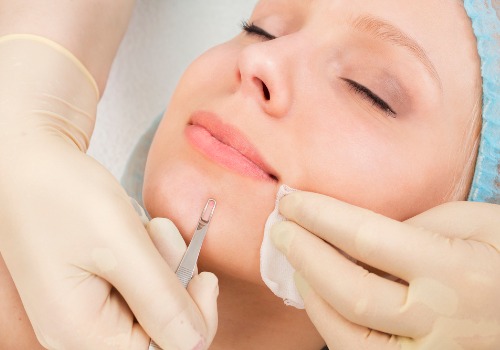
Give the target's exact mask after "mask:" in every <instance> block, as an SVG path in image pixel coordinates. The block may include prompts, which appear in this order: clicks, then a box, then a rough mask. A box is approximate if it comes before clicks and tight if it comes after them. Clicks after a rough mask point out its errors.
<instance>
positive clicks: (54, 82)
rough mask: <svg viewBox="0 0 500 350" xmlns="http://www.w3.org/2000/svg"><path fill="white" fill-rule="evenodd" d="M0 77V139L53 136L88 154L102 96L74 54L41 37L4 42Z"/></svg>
mask: <svg viewBox="0 0 500 350" xmlns="http://www.w3.org/2000/svg"><path fill="white" fill-rule="evenodd" d="M0 76H1V77H2V79H1V81H0V115H1V118H0V124H1V127H0V130H2V131H3V132H2V131H0V137H1V139H9V138H10V137H16V136H20V135H24V136H26V134H30V133H35V134H36V133H40V131H49V132H50V133H53V132H55V134H59V135H62V136H63V137H64V138H65V139H67V140H70V142H73V143H74V145H76V146H77V147H78V148H79V149H80V150H82V151H84V152H85V151H86V150H87V148H88V144H89V140H90V136H91V135H92V132H93V128H94V124H95V114H96V109H97V103H98V101H99V90H98V87H97V84H96V82H95V80H94V78H93V77H92V75H91V74H90V73H89V71H88V70H87V69H86V68H85V66H84V65H83V64H82V63H81V62H80V61H79V60H78V59H77V58H76V57H75V56H74V55H73V54H72V53H71V52H69V51H68V50H67V49H65V48H64V47H63V46H61V45H59V44H57V43H56V42H53V41H51V40H49V39H47V38H44V37H41V36H36V35H31V34H12V35H7V36H4V37H0ZM4 133H5V135H4Z"/></svg>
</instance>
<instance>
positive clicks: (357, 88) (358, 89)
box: [342, 78, 397, 118]
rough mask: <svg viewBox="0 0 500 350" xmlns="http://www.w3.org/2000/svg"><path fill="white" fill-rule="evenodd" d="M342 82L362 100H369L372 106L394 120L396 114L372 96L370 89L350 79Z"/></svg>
mask: <svg viewBox="0 0 500 350" xmlns="http://www.w3.org/2000/svg"><path fill="white" fill-rule="evenodd" d="M342 80H343V81H345V82H346V83H347V84H348V85H349V87H350V88H351V89H352V90H353V91H354V92H355V93H357V94H359V95H361V97H362V98H365V99H367V100H369V101H370V102H371V103H372V104H373V105H374V106H376V107H377V108H379V109H381V110H382V111H383V112H385V113H386V114H387V115H389V116H390V117H392V118H396V115H397V113H396V112H395V111H394V110H393V109H392V108H391V106H389V104H388V103H387V102H385V101H384V100H382V99H381V98H380V97H378V96H377V95H376V94H374V93H373V92H372V91H371V90H370V89H368V88H367V87H365V86H363V85H361V84H359V83H357V82H355V81H353V80H351V79H345V78H342Z"/></svg>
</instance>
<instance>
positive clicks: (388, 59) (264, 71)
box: [144, 0, 480, 282]
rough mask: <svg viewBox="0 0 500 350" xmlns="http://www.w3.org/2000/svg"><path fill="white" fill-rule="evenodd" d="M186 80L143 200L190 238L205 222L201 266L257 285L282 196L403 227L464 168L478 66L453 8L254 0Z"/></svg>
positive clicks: (445, 192) (450, 4) (385, 0)
mask: <svg viewBox="0 0 500 350" xmlns="http://www.w3.org/2000/svg"><path fill="white" fill-rule="evenodd" d="M247 30H248V31H249V32H250V33H248V32H247V33H246V32H242V33H241V34H240V35H238V36H237V37H236V38H234V39H233V40H231V41H229V42H227V43H224V44H222V45H220V46H217V47H215V48H213V49H211V50H210V51H208V52H207V53H205V54H204V55H202V56H201V57H200V58H199V59H197V60H196V61H195V62H194V63H193V64H192V65H191V66H190V67H189V68H188V70H187V71H186V73H185V74H184V76H183V78H182V79H181V81H180V83H179V85H178V87H177V90H176V92H175V94H174V96H173V98H172V101H171V104H170V106H169V109H168V111H167V112H166V114H165V118H164V120H163V121H162V123H161V125H160V127H159V129H158V132H157V135H156V137H155V140H154V142H153V145H152V149H151V152H150V155H149V158H148V165H147V170H146V178H145V188H144V197H145V198H144V200H145V203H146V207H147V209H148V211H149V212H150V214H151V215H152V216H154V217H156V216H161V217H168V218H171V219H172V220H173V221H174V223H175V224H176V225H177V226H178V227H179V229H180V230H181V232H182V233H183V235H184V237H185V238H186V239H189V238H190V236H191V234H192V231H193V230H194V228H195V226H196V222H197V219H198V217H199V215H200V212H201V210H202V208H203V206H204V204H205V202H206V200H207V199H208V198H215V199H216V200H217V210H216V212H215V215H214V219H213V222H212V225H211V229H210V230H209V234H208V236H207V239H206V241H205V242H206V243H205V245H204V247H203V249H202V256H201V265H202V268H205V269H209V270H211V271H214V272H218V273H225V274H229V275H233V276H238V277H240V278H242V279H245V280H250V281H255V282H258V281H260V275H259V248H260V244H261V241H262V235H263V229H264V223H265V221H266V219H267V217H268V215H269V214H270V212H271V211H272V209H273V207H274V200H275V196H276V192H277V189H278V187H279V186H280V185H281V184H283V183H284V184H287V185H289V186H292V187H295V188H298V189H301V190H307V191H313V192H319V193H323V194H326V195H329V196H332V197H335V198H337V199H340V200H343V201H346V202H349V203H352V204H355V205H357V206H361V207H365V208H369V209H371V210H374V211H376V212H379V213H381V214H384V215H386V216H389V217H393V218H396V219H405V218H408V217H411V216H413V215H415V214H417V213H419V212H422V211H424V210H426V209H428V208H430V207H433V206H435V205H437V204H439V203H442V202H443V201H446V199H447V198H448V196H449V193H450V192H451V191H452V189H453V187H454V186H455V185H456V183H457V182H458V181H459V178H460V176H461V174H462V171H463V167H464V162H465V161H464V157H463V156H462V153H463V152H461V151H462V150H463V149H464V144H465V143H467V140H466V139H465V138H466V137H465V135H467V130H468V129H470V128H471V125H470V120H471V118H472V114H473V109H474V105H475V103H476V100H477V94H475V93H474V92H475V91H476V87H477V86H478V84H480V80H479V79H480V72H479V58H478V56H477V52H476V46H475V45H476V43H475V39H474V36H473V33H472V27H471V24H470V22H469V19H468V17H467V15H466V13H465V10H464V9H463V5H462V4H461V1H456V0H420V1H409V0H373V1H366V0H310V1H306V0H263V1H261V2H260V3H259V4H258V5H257V7H256V9H255V11H254V13H253V14H252V17H251V18H250V20H249V21H248V25H247Z"/></svg>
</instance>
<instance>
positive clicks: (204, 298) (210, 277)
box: [187, 272, 219, 347]
mask: <svg viewBox="0 0 500 350" xmlns="http://www.w3.org/2000/svg"><path fill="white" fill-rule="evenodd" d="M187 290H188V292H189V294H190V295H191V297H192V298H193V300H194V301H195V303H196V305H197V306H198V309H199V310H200V312H201V314H202V316H203V319H204V320H205V324H206V326H207V344H205V345H206V347H208V346H209V345H210V343H211V342H212V340H213V338H214V337H215V333H216V331H217V324H218V314H217V297H218V296H219V281H218V280H217V277H216V276H215V275H214V274H213V273H211V272H202V273H200V274H199V275H196V276H194V277H193V279H192V280H191V282H189V285H188V289H187Z"/></svg>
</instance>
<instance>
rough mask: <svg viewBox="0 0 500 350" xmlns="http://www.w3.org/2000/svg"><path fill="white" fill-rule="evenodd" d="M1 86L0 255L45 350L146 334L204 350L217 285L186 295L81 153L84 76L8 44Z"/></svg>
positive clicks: (122, 196) (197, 283)
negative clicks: (0, 208)
mask: <svg viewBox="0 0 500 350" xmlns="http://www.w3.org/2000/svg"><path fill="white" fill-rule="evenodd" d="M0 76H1V77H2V79H0V169H1V173H2V176H0V198H1V199H2V210H1V211H0V221H1V222H2V229H1V231H0V251H1V254H2V256H3V258H4V260H5V262H6V265H7V267H8V269H9V271H10V273H11V275H12V277H13V280H14V282H15V284H16V287H17V289H18V291H19V294H20V296H21V299H22V301H23V305H24V307H25V309H26V311H27V314H28V316H29V319H30V321H31V323H32V324H33V327H34V329H35V333H36V334H37V337H38V339H39V341H40V342H41V343H42V345H43V346H45V347H47V348H48V349H138V350H145V349H147V348H148V344H149V339H150V337H149V336H148V335H147V334H146V332H147V333H148V334H149V335H151V336H152V337H153V339H154V340H155V341H156V342H157V343H158V344H159V345H160V346H162V347H163V348H165V349H171V348H176V349H177V348H178V349H192V348H194V347H195V346H197V345H200V344H203V345H200V348H206V347H207V346H208V344H209V343H210V341H211V338H212V337H213V334H214V333H215V328H216V317H214V310H216V306H215V305H216V298H217V291H218V288H217V282H216V279H215V278H213V277H210V276H211V275H207V278H197V279H193V281H192V282H191V286H190V288H189V289H188V291H186V290H185V289H184V288H183V287H182V285H181V284H180V283H179V282H178V280H177V277H176V276H175V274H174V272H173V271H172V269H171V268H170V267H169V266H168V264H167V263H166V262H165V261H164V260H163V259H162V257H161V255H160V254H159V252H158V250H156V249H155V247H154V245H153V243H152V242H151V240H150V239H149V237H148V235H147V234H146V231H145V229H144V227H143V225H142V222H141V220H140V219H139V217H138V216H137V214H136V213H135V210H134V208H133V206H132V204H131V203H130V200H129V198H128V196H127V195H126V193H125V192H124V190H123V189H122V188H121V186H120V185H119V184H118V182H117V181H115V179H114V178H113V176H112V175H111V174H110V173H109V172H108V171H106V170H105V169H104V168H103V167H102V166H100V165H99V164H98V163H97V162H96V161H95V160H93V159H92V158H90V157H88V156H87V155H85V154H84V151H85V150H86V148H87V146H88V140H89V138H90V135H91V132H92V128H93V125H94V116H95V109H96V105H97V101H98V93H97V89H96V87H95V83H94V82H93V79H92V77H91V76H90V74H89V73H88V72H87V71H86V70H85V68H84V67H83V66H82V65H81V64H80V63H79V61H78V60H77V59H76V58H75V57H73V56H72V55H71V54H70V53H69V52H68V51H66V50H65V49H64V48H62V47H60V46H58V45H57V44H55V43H53V42H49V41H47V40H46V39H43V38H36V37H33V36H7V37H4V38H1V39H0ZM196 220H197V217H196V218H193V225H195V222H196ZM200 277H201V275H200ZM134 316H135V317H134ZM135 319H137V320H138V322H139V323H137V322H135ZM143 328H144V329H143ZM145 331H146V332H145Z"/></svg>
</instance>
